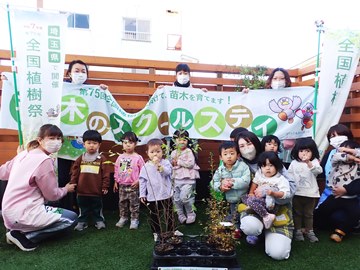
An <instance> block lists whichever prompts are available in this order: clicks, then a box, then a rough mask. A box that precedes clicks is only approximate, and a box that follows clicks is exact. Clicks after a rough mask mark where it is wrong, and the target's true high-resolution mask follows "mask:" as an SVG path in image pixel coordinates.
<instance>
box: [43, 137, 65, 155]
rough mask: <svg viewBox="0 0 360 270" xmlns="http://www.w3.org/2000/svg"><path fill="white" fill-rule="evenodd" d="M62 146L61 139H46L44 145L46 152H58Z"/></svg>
mask: <svg viewBox="0 0 360 270" xmlns="http://www.w3.org/2000/svg"><path fill="white" fill-rule="evenodd" d="M61 146H62V141H61V140H44V143H43V145H42V147H43V148H44V149H45V150H46V152H48V153H50V154H52V153H56V152H57V151H59V150H60V148H61Z"/></svg>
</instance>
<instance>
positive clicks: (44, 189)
mask: <svg viewBox="0 0 360 270" xmlns="http://www.w3.org/2000/svg"><path fill="white" fill-rule="evenodd" d="M62 140H63V135H62V132H61V130H60V129H59V128H58V127H57V126H55V125H51V124H46V125H43V126H42V127H41V128H40V130H39V133H38V138H37V139H36V140H34V141H31V142H30V143H29V144H28V149H27V150H25V151H22V152H20V153H19V154H18V155H17V156H16V157H15V158H13V159H12V160H11V161H8V162H7V163H5V164H4V165H2V166H1V167H0V179H6V180H8V184H7V187H6V190H5V193H4V197H3V202H2V215H3V219H4V225H5V227H6V228H7V229H8V230H9V231H8V232H7V233H6V239H7V242H8V243H9V244H15V245H16V246H18V247H19V248H20V249H21V250H23V251H31V250H34V249H35V248H36V247H37V246H38V242H40V241H42V240H44V239H45V238H49V237H51V236H53V235H55V234H58V233H60V232H64V231H66V230H71V229H72V228H73V227H74V226H75V225H76V223H77V214H76V213H74V212H72V211H68V210H65V209H61V208H54V207H49V206H46V205H45V204H46V202H47V201H54V200H58V199H60V198H62V197H64V196H65V195H66V194H67V193H68V192H74V190H75V186H76V185H75V184H67V185H66V186H65V187H63V188H59V187H58V184H57V177H56V175H55V170H54V161H53V159H52V158H51V157H50V156H49V155H50V154H53V153H56V152H57V151H58V150H59V149H60V147H61V145H62Z"/></svg>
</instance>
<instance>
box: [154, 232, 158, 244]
mask: <svg viewBox="0 0 360 270" xmlns="http://www.w3.org/2000/svg"><path fill="white" fill-rule="evenodd" d="M153 235H154V241H155V242H157V241H159V235H158V234H157V233H153Z"/></svg>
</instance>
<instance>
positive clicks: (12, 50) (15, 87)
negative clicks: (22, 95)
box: [6, 4, 24, 145]
mask: <svg viewBox="0 0 360 270" xmlns="http://www.w3.org/2000/svg"><path fill="white" fill-rule="evenodd" d="M6 10H7V19H8V26H9V36H10V51H11V71H12V74H13V78H14V91H15V108H16V120H17V126H18V136H19V144H20V145H23V144H24V141H23V133H22V130H21V119H20V110H19V91H18V88H17V81H16V66H15V56H14V48H13V42H12V33H11V23H10V7H9V4H7V5H6Z"/></svg>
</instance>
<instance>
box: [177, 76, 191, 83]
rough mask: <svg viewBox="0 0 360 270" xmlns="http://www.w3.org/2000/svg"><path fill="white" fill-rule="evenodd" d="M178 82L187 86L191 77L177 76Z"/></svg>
mask: <svg viewBox="0 0 360 270" xmlns="http://www.w3.org/2000/svg"><path fill="white" fill-rule="evenodd" d="M176 80H177V81H178V83H180V84H183V85H184V84H187V83H188V82H189V81H190V76H189V75H185V74H179V75H177V76H176Z"/></svg>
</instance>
